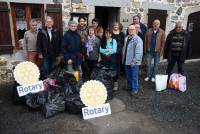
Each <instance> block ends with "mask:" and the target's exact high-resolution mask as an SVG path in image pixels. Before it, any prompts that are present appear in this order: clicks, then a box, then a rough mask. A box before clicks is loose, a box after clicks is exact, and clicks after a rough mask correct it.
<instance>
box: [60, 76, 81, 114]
mask: <svg viewBox="0 0 200 134" xmlns="http://www.w3.org/2000/svg"><path fill="white" fill-rule="evenodd" d="M82 84H83V82H82V81H81V80H80V81H78V82H77V83H76V85H74V84H71V83H66V84H65V87H64V91H65V101H66V103H65V104H66V110H67V111H68V112H69V113H72V114H80V113H81V111H82V108H83V107H84V106H85V105H84V104H83V103H82V101H81V99H80V95H79V93H80V87H81V85H82Z"/></svg>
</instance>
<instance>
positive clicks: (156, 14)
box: [148, 9, 167, 30]
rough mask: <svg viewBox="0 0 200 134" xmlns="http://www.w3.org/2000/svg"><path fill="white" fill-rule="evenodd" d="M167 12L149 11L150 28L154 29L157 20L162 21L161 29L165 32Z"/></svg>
mask: <svg viewBox="0 0 200 134" xmlns="http://www.w3.org/2000/svg"><path fill="white" fill-rule="evenodd" d="M166 18H167V10H156V9H149V13H148V28H150V27H152V24H153V21H154V20H155V19H159V20H160V28H162V29H163V30H165V27H166Z"/></svg>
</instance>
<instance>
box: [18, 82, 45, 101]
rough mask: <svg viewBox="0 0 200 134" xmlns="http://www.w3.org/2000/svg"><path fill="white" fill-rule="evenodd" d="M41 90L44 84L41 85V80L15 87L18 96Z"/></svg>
mask: <svg viewBox="0 0 200 134" xmlns="http://www.w3.org/2000/svg"><path fill="white" fill-rule="evenodd" d="M43 90H44V85H43V82H42V81H38V82H36V83H34V84H30V85H24V86H18V87H17V92H18V95H19V96H20V97H21V96H24V95H26V94H29V93H37V92H40V91H43Z"/></svg>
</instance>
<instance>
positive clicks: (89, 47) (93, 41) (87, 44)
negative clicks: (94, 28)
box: [86, 35, 95, 56]
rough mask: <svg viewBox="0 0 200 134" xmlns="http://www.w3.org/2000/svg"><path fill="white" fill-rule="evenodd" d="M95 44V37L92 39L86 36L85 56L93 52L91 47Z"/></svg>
mask: <svg viewBox="0 0 200 134" xmlns="http://www.w3.org/2000/svg"><path fill="white" fill-rule="evenodd" d="M94 43H95V35H93V36H92V37H90V36H88V38H87V43H86V48H87V56H90V52H91V51H93V45H94Z"/></svg>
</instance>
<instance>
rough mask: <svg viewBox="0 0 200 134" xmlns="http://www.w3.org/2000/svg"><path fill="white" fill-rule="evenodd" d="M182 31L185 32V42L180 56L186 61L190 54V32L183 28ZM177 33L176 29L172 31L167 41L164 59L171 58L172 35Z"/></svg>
mask: <svg viewBox="0 0 200 134" xmlns="http://www.w3.org/2000/svg"><path fill="white" fill-rule="evenodd" d="M182 32H183V34H184V42H183V48H182V51H181V54H180V56H179V57H180V60H181V61H183V62H184V61H185V60H186V59H188V58H189V56H190V52H191V46H190V35H189V33H188V32H187V31H185V30H183V31H182ZM175 33H176V31H175V29H174V30H172V31H170V33H169V34H168V36H167V39H166V42H165V49H164V59H168V61H170V60H171V56H172V47H171V43H172V37H173V36H174V34H175Z"/></svg>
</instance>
